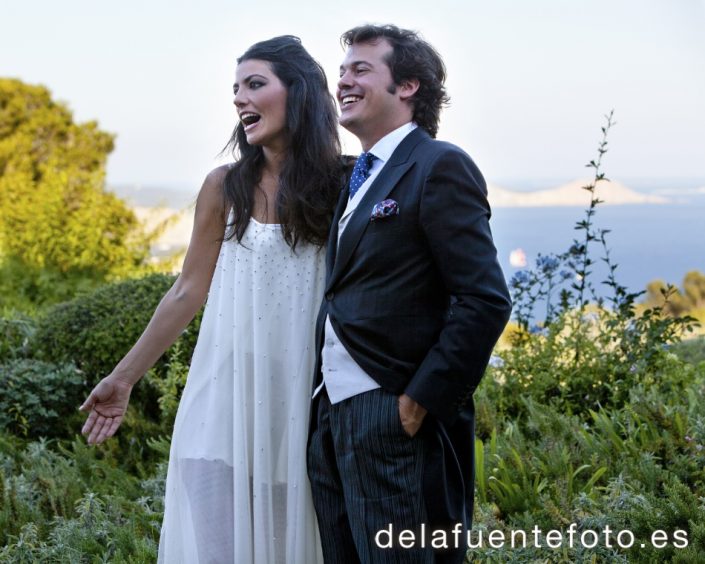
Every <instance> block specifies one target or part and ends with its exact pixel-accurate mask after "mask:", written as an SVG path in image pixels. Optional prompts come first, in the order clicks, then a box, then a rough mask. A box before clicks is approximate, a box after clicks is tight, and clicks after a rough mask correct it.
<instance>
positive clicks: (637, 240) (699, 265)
mask: <svg viewBox="0 0 705 564" xmlns="http://www.w3.org/2000/svg"><path fill="white" fill-rule="evenodd" d="M641 191H642V192H646V190H643V189H642V190H641ZM649 192H651V193H660V192H658V191H651V190H650V191H649ZM663 195H665V196H667V197H669V198H670V199H672V200H673V201H674V203H672V204H658V205H655V204H640V205H622V206H616V205H615V206H598V207H597V212H596V214H595V216H594V220H595V225H596V226H597V227H599V228H602V229H610V230H611V232H610V233H609V234H608V235H607V243H608V247H609V248H610V255H611V258H612V260H613V261H614V262H616V263H617V264H618V265H619V267H618V268H617V271H616V278H617V281H618V282H619V283H620V284H623V285H625V286H626V287H627V288H628V289H629V290H630V291H640V290H644V289H645V288H646V285H647V284H648V283H649V282H651V281H652V280H657V279H660V280H664V281H666V282H670V283H673V284H675V285H677V286H679V287H680V285H681V283H682V281H683V277H684V276H685V274H686V273H687V272H689V271H691V270H699V271H700V272H703V273H705V194H702V193H699V192H697V191H695V190H693V191H691V192H690V193H688V192H678V193H677V194H676V195H671V194H668V193H663ZM584 218H585V212H584V210H583V209H581V208H579V207H545V208H496V209H494V210H493V214H492V220H491V226H492V232H493V235H494V240H495V244H496V246H497V251H498V255H499V259H500V263H501V265H502V268H503V270H504V273H505V275H506V277H507V279H510V278H511V277H512V276H513V275H514V274H515V273H516V272H517V271H518V270H520V269H519V268H516V267H513V266H511V265H510V263H509V254H510V252H511V251H513V250H515V249H522V250H523V251H524V253H525V254H526V258H527V263H528V267H532V266H533V265H534V263H535V260H536V257H537V255H538V254H539V253H541V254H548V253H560V252H563V251H565V250H567V249H568V248H569V247H570V245H571V244H572V241H573V239H574V238H576V237H578V236H579V235H580V234H583V235H584V232H579V231H576V230H575V229H574V227H575V224H576V222H577V221H580V220H582V219H584ZM592 249H593V250H592V251H591V255H592V257H593V259H596V260H597V261H598V263H599V264H596V265H595V268H594V274H593V282H594V283H595V286H596V288H597V289H598V290H599V289H600V288H602V291H601V295H605V293H606V292H608V291H609V288H607V287H606V286H602V285H601V284H600V282H601V281H602V280H604V279H605V276H606V273H607V271H606V269H605V268H604V267H603V266H602V263H601V261H599V257H601V256H603V252H602V248H601V245H600V244H599V243H598V244H595V245H594V246H593V247H592Z"/></svg>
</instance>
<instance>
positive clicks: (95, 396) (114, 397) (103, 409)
mask: <svg viewBox="0 0 705 564" xmlns="http://www.w3.org/2000/svg"><path fill="white" fill-rule="evenodd" d="M131 392H132V385H131V384H129V383H128V382H125V381H124V380H120V379H118V378H115V377H114V376H107V377H106V378H103V379H102V380H101V381H100V382H98V384H97V385H96V387H95V388H93V391H92V392H91V393H90V394H89V396H88V398H86V401H85V402H83V405H82V406H81V407H80V408H79V409H80V410H81V411H86V412H89V413H88V419H86V423H85V424H84V425H83V429H81V433H82V434H83V435H85V436H86V437H87V441H88V444H90V445H94V444H100V443H102V442H103V441H105V440H106V439H108V438H110V437H112V436H113V435H114V434H115V431H117V430H118V427H120V423H122V420H123V417H124V416H125V412H126V411H127V404H128V403H129V401H130V393H131Z"/></svg>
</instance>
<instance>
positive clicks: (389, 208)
mask: <svg viewBox="0 0 705 564" xmlns="http://www.w3.org/2000/svg"><path fill="white" fill-rule="evenodd" d="M392 215H399V204H397V202H396V201H394V200H383V201H381V202H379V203H378V204H375V207H373V208H372V214H371V215H370V221H374V220H375V219H384V218H385V217H390V216H392Z"/></svg>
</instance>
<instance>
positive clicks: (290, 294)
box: [81, 36, 345, 564]
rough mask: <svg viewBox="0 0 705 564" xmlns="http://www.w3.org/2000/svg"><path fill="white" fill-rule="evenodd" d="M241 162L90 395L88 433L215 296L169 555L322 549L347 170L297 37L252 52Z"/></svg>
mask: <svg viewBox="0 0 705 564" xmlns="http://www.w3.org/2000/svg"><path fill="white" fill-rule="evenodd" d="M237 62H238V65H237V69H236V79H235V84H234V94H235V100H234V103H235V107H236V110H237V113H238V116H239V118H240V121H239V123H238V124H237V127H236V128H235V131H234V132H233V135H232V137H231V139H230V142H229V144H228V147H229V148H231V149H232V150H233V153H234V154H235V155H236V156H237V161H236V162H235V163H233V164H231V165H226V166H223V167H219V168H216V169H215V170H213V171H212V172H211V173H210V174H208V176H207V177H206V179H205V181H204V183H203V187H202V188H201V190H200V193H199V195H198V200H197V203H196V211H195V221H194V228H193V233H192V236H191V242H190V244H189V248H188V251H187V253H186V257H185V259H184V265H183V270H182V272H181V275H180V276H179V277H178V279H177V280H176V281H175V282H174V285H173V286H172V287H171V289H170V290H169V291H168V292H167V293H166V295H165V296H164V298H163V299H162V301H161V303H160V304H159V306H158V307H157V309H156V311H155V313H154V315H153V317H152V319H151V321H150V322H149V325H148V326H147V328H146V329H145V331H144V333H143V334H142V336H141V337H140V338H139V340H138V341H137V343H136V344H135V345H134V347H133V348H132V349H131V350H130V351H129V352H128V353H127V355H125V357H124V358H123V359H122V360H121V361H120V362H119V363H118V364H117V366H116V367H115V368H114V370H113V371H112V372H111V373H110V374H109V375H108V376H106V377H105V378H104V379H103V380H102V381H101V382H99V383H98V385H97V386H96V387H95V388H94V389H93V391H92V392H91V393H90V395H89V396H88V398H87V399H86V401H85V402H84V404H83V405H82V406H81V409H82V410H84V411H86V412H88V418H87V420H86V423H85V425H84V427H83V430H82V432H83V434H84V435H86V436H87V440H88V442H89V443H90V444H98V443H101V442H103V441H105V440H106V439H107V438H109V437H111V436H112V435H113V434H114V433H115V432H116V431H117V429H118V427H119V426H120V423H121V422H122V420H123V416H124V414H125V410H126V409H127V404H128V400H129V397H130V392H131V390H132V387H133V386H134V385H135V384H136V383H137V382H138V381H139V379H140V378H141V377H142V376H143V375H144V373H145V372H146V371H147V370H148V369H149V368H150V367H151V366H152V365H153V364H154V363H155V362H156V361H157V359H158V358H159V357H160V356H161V355H162V354H163V352H164V351H165V350H166V349H167V348H168V347H169V346H170V345H171V344H172V343H173V342H174V341H175V340H176V338H177V337H178V336H179V335H180V334H181V332H182V331H183V330H184V328H185V327H186V326H187V325H188V323H189V322H190V321H191V320H192V319H193V317H194V315H195V314H196V312H197V311H198V309H199V308H200V307H201V305H202V304H203V302H204V301H205V300H206V296H207V298H208V299H207V304H206V308H205V312H204V315H203V320H202V323H201V330H200V334H199V337H198V343H197V345H196V349H195V351H194V355H193V359H192V362H191V368H190V371H189V375H188V379H187V382H186V386H185V389H184V392H183V396H182V398H181V403H180V405H179V410H178V413H177V415H176V420H175V423H174V432H173V436H172V444H171V453H170V457H169V467H168V473H167V482H166V498H165V512H164V521H163V524H162V533H161V538H160V543H159V562H164V563H169V564H172V563H175V562H184V563H189V564H191V563H205V562H209V563H210V562H218V563H221V562H228V563H237V564H242V563H248V562H249V563H261V564H266V563H275V562H276V563H279V562H282V563H284V562H288V563H307V564H308V563H315V562H321V561H322V558H321V555H320V548H319V546H320V543H319V540H318V529H317V526H316V518H315V514H314V511H313V506H312V503H311V495H310V490H309V484H308V479H307V477H306V456H305V454H306V440H307V433H308V421H309V402H310V395H311V379H312V375H313V372H314V370H313V364H314V356H313V355H314V346H313V345H314V343H313V329H314V324H315V316H316V314H317V312H318V306H319V304H320V300H321V294H322V292H323V282H324V276H325V265H324V252H323V250H322V246H323V244H324V242H325V240H326V236H327V232H328V227H329V224H330V221H331V217H332V210H333V207H334V205H335V201H336V198H337V194H338V192H339V189H340V187H341V186H342V183H343V182H344V180H343V176H344V173H345V171H344V167H343V165H342V161H341V159H340V145H339V141H338V137H337V129H336V128H337V120H336V114H335V106H334V102H333V99H332V97H331V96H330V94H329V92H328V87H327V83H326V78H325V74H324V72H323V70H322V69H321V67H320V65H319V64H318V63H317V62H316V61H315V60H314V59H312V58H311V56H310V55H309V54H308V53H307V52H306V50H305V49H304V48H303V47H302V45H301V42H300V41H299V39H298V38H296V37H292V36H283V37H276V38H274V39H270V40H268V41H262V42H260V43H256V44H255V45H253V46H252V47H250V48H249V49H248V50H247V51H246V52H245V54H244V55H243V56H242V57H240V58H239V59H238V61H237Z"/></svg>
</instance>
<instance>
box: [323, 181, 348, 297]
mask: <svg viewBox="0 0 705 564" xmlns="http://www.w3.org/2000/svg"><path fill="white" fill-rule="evenodd" d="M347 202H348V186H347V185H345V186H344V187H343V189H342V190H341V191H340V196H339V197H338V204H337V205H336V208H335V213H334V214H333V222H332V223H331V225H330V233H329V234H328V248H327V249H326V281H329V280H330V276H331V273H332V272H333V265H334V264H335V255H336V254H337V251H338V222H339V221H340V218H341V217H342V216H343V213H344V212H345V208H346V206H347ZM326 285H327V284H326Z"/></svg>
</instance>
